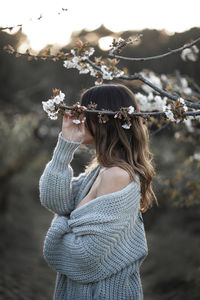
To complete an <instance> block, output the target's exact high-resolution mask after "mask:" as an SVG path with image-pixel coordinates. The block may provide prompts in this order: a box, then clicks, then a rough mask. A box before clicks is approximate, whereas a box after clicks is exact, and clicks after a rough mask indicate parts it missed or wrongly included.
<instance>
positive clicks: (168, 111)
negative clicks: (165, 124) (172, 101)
mask: <svg viewBox="0 0 200 300" xmlns="http://www.w3.org/2000/svg"><path fill="white" fill-rule="evenodd" d="M163 111H164V112H165V115H166V116H167V118H168V119H170V121H172V122H176V120H175V119H174V114H173V112H172V111H171V110H170V108H169V107H168V106H164V107H163Z"/></svg>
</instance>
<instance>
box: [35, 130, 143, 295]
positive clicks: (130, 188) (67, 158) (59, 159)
mask: <svg viewBox="0 0 200 300" xmlns="http://www.w3.org/2000/svg"><path fill="white" fill-rule="evenodd" d="M80 144H81V143H79V142H74V141H69V140H67V139H65V138H64V137H63V136H62V133H61V132H60V133H59V136H58V142H57V145H56V147H55V149H54V152H53V156H52V159H51V161H50V162H49V163H48V164H47V165H46V168H45V170H44V172H43V174H42V176H41V178H40V183H39V187H40V201H41V204H42V205H43V206H45V207H46V208H47V209H48V210H50V211H51V212H53V213H56V214H57V215H56V216H54V218H53V220H52V222H51V226H50V228H49V230H48V232H47V234H46V237H45V240H44V247H43V254H44V258H45V260H46V262H47V263H48V265H49V266H51V268H53V269H54V270H55V271H56V272H57V277H56V283H55V290H54V295H53V299H54V300H91V299H92V300H142V299H143V289H142V282H141V278H140V266H141V264H142V262H143V261H144V259H145V258H146V256H147V254H148V247H147V240H146V235H145V230H144V224H143V218H142V214H141V212H140V210H139V205H140V180H139V176H138V175H137V176H136V177H137V183H136V182H134V181H132V182H131V183H129V184H128V185H127V186H126V187H125V188H123V189H121V190H119V191H117V192H113V193H110V194H106V195H103V196H100V197H97V198H95V199H93V200H91V201H90V202H88V203H86V204H84V205H83V206H80V207H78V208H76V207H77V205H78V204H79V203H80V202H81V200H82V199H83V198H84V197H85V196H86V195H87V193H88V191H89V190H90V188H91V186H92V184H93V182H94V181H95V179H96V177H97V175H98V174H99V171H100V169H101V166H99V165H98V166H97V167H95V168H94V169H93V170H92V171H88V172H84V173H81V174H80V175H79V176H78V177H73V169H72V167H71V165H70V162H71V160H72V159H73V155H74V152H75V150H76V149H77V148H78V147H79V145H80ZM66 215H68V217H67V216H66Z"/></svg>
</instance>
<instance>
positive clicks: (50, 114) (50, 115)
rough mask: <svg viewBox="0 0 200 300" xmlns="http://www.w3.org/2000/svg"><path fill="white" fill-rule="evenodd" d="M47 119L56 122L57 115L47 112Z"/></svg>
mask: <svg viewBox="0 0 200 300" xmlns="http://www.w3.org/2000/svg"><path fill="white" fill-rule="evenodd" d="M48 117H49V118H50V119H51V120H57V119H58V114H57V112H54V113H53V112H48Z"/></svg>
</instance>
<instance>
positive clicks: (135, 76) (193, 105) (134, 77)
mask: <svg viewBox="0 0 200 300" xmlns="http://www.w3.org/2000/svg"><path fill="white" fill-rule="evenodd" d="M86 61H87V62H88V63H89V64H90V65H91V66H92V67H93V68H95V69H96V70H98V71H101V67H100V66H98V65H96V64H95V63H94V62H93V61H91V60H90V59H89V58H88V59H87V60H86ZM118 78H119V79H125V80H140V81H142V82H144V83H145V84H147V85H148V86H150V87H151V88H152V89H154V90H155V91H157V92H158V93H159V94H160V95H162V96H165V97H167V98H169V99H171V100H173V101H176V100H177V99H179V98H180V96H178V95H171V94H169V93H168V92H166V91H165V90H163V89H161V88H159V87H157V86H155V85H154V84H153V83H151V82H150V81H149V80H148V79H146V78H144V77H143V76H142V75H141V74H140V73H134V74H133V75H121V76H120V77H118ZM185 104H186V105H187V106H188V107H191V108H195V109H198V108H200V103H193V102H190V101H188V100H185Z"/></svg>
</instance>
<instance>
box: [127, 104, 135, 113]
mask: <svg viewBox="0 0 200 300" xmlns="http://www.w3.org/2000/svg"><path fill="white" fill-rule="evenodd" d="M134 111H135V108H134V107H133V106H129V110H128V113H129V114H130V115H131V114H132V113H133V112H134Z"/></svg>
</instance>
